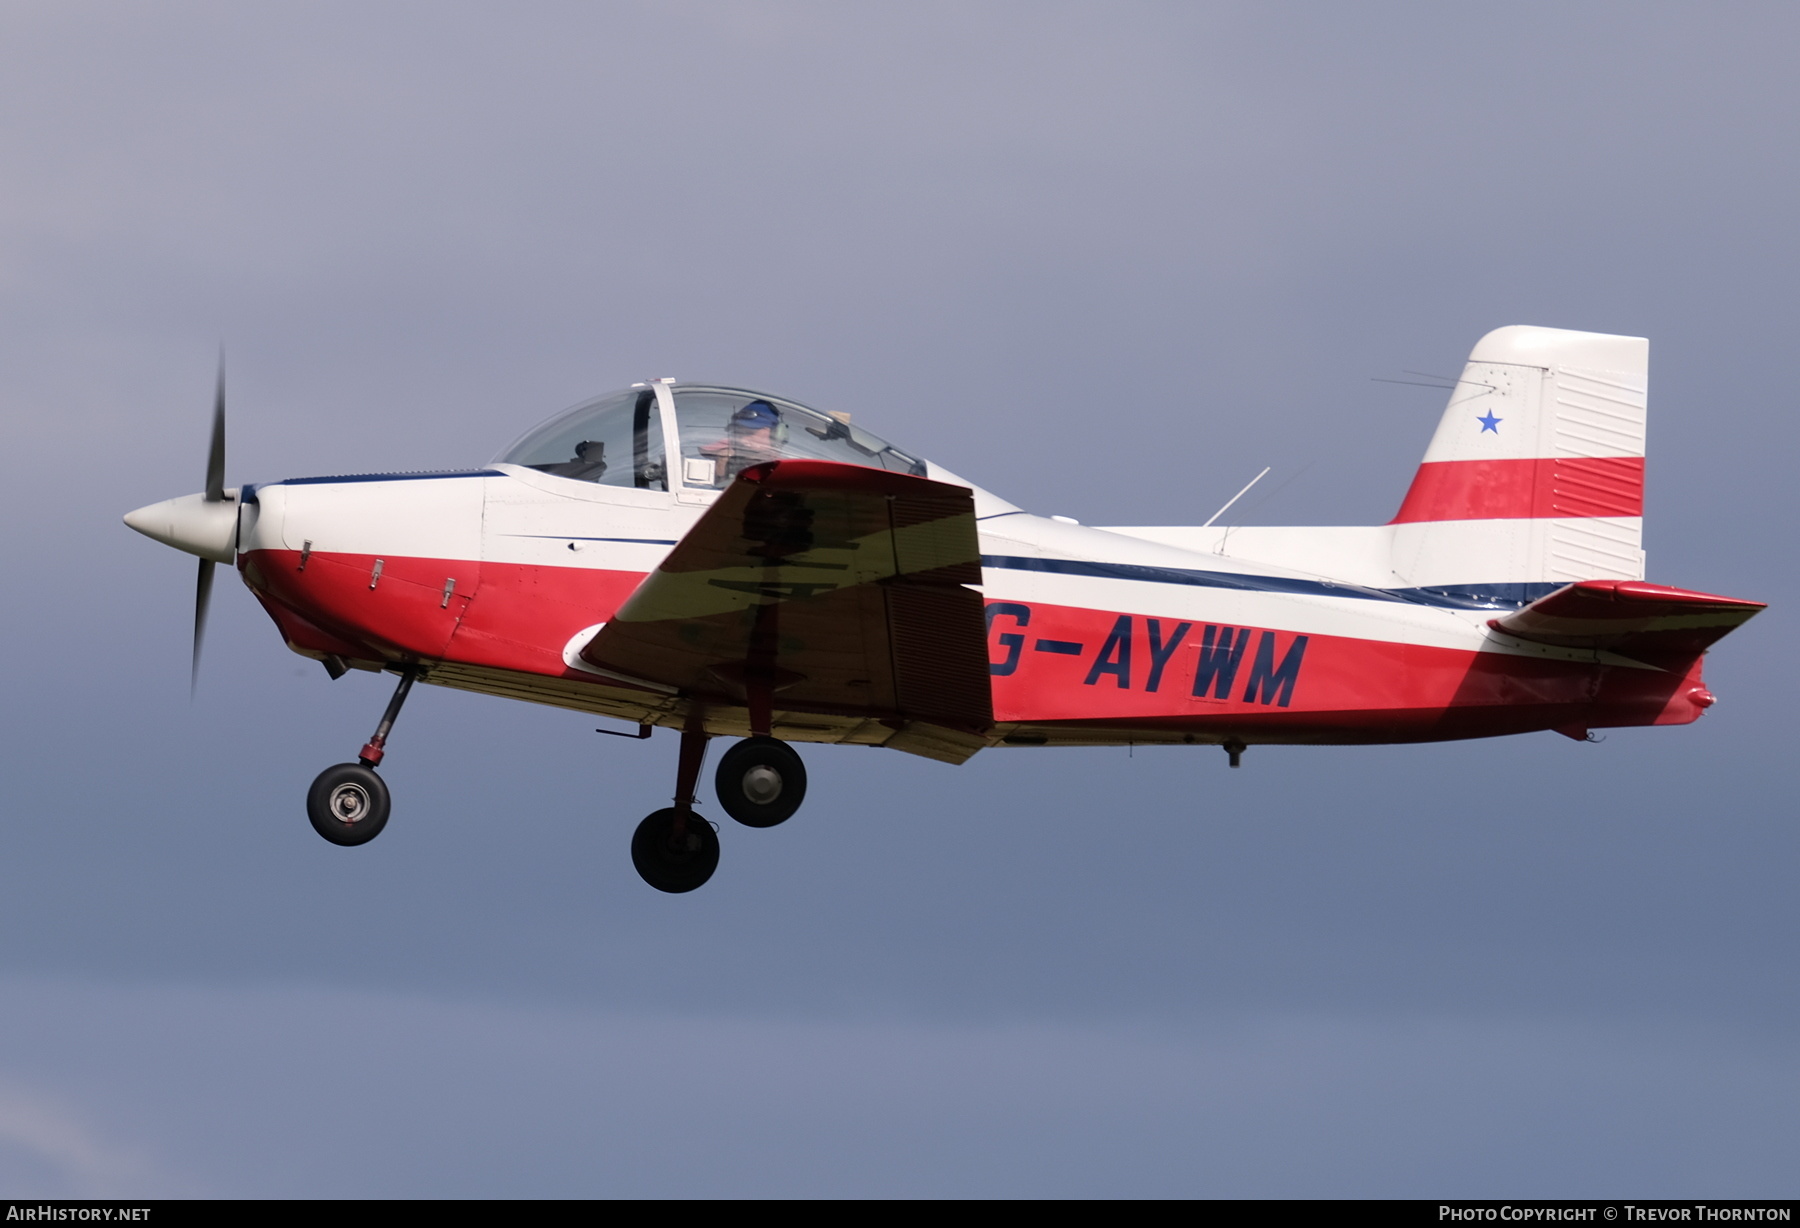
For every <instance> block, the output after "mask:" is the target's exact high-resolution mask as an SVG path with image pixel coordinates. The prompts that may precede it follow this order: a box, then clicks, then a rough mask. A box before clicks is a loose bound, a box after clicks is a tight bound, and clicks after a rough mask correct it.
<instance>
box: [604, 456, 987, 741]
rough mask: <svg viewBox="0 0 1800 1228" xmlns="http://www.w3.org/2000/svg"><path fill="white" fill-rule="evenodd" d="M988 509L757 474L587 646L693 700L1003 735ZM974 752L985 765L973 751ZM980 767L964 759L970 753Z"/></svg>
mask: <svg viewBox="0 0 1800 1228" xmlns="http://www.w3.org/2000/svg"><path fill="white" fill-rule="evenodd" d="M980 555H981V552H980V547H979V545H978V543H977V541H976V532H975V511H974V498H973V495H972V494H971V492H970V491H969V490H967V489H966V488H963V487H959V486H949V485H945V484H944V483H941V482H933V481H929V480H927V479H925V478H919V477H913V476H911V475H909V474H898V473H888V472H886V471H884V470H880V469H867V468H863V467H861V466H858V465H844V464H836V463H832V462H827V461H800V460H781V461H771V462H768V463H766V464H763V465H758V466H755V467H753V468H750V469H746V470H745V471H744V472H743V473H742V474H740V475H739V476H738V479H737V480H736V481H735V482H733V483H732V484H731V486H729V487H728V488H727V489H726V490H725V492H724V493H723V494H722V495H720V497H719V499H718V501H717V502H716V503H714V504H713V506H712V507H710V508H709V509H707V511H706V513H705V514H704V515H702V516H701V517H700V519H699V520H698V521H697V522H696V523H695V525H694V527H693V528H692V529H691V530H690V531H689V532H688V534H687V536H686V537H684V538H682V540H681V541H680V542H679V543H677V544H676V546H675V548H674V549H673V550H671V551H670V552H669V554H668V556H667V557H666V558H665V559H664V560H663V562H662V564H661V565H660V566H659V567H658V568H657V569H656V570H655V571H654V572H652V573H651V574H650V575H649V576H648V577H647V578H646V579H645V580H644V582H643V583H642V584H641V585H640V586H639V587H638V588H637V590H636V591H635V592H633V593H632V595H631V596H630V597H629V598H628V599H627V600H626V601H625V603H624V604H623V605H621V606H620V607H619V610H618V612H617V613H616V614H615V615H614V617H613V619H612V621H611V622H609V623H607V624H606V625H605V626H604V627H602V628H601V629H600V630H599V632H597V633H596V634H595V636H594V638H593V639H592V640H591V641H589V643H588V644H587V645H586V646H584V647H583V648H582V650H581V657H582V659H583V660H585V661H586V662H588V663H589V664H590V665H592V666H594V667H596V668H599V669H605V670H612V671H616V672H618V673H622V674H627V675H630V676H632V677H638V678H645V679H649V680H651V681H654V682H659V683H662V684H664V685H667V686H673V687H676V688H678V689H680V690H681V691H683V692H685V693H688V694H691V695H695V696H701V697H706V696H711V697H714V698H722V699H725V700H727V701H729V702H733V703H744V704H746V705H747V706H749V707H750V709H751V714H752V720H753V723H754V721H755V718H756V717H757V714H758V709H759V706H761V707H762V709H763V710H764V711H765V712H766V710H767V708H768V706H769V705H771V704H772V705H774V706H776V707H780V708H783V709H789V710H793V709H804V710H811V711H818V712H829V713H837V714H844V715H864V716H870V717H874V718H877V719H891V720H897V721H924V722H928V723H930V724H932V725H935V726H939V727H944V728H947V729H950V730H953V731H963V732H964V733H965V734H979V733H981V732H982V731H985V730H986V729H987V728H988V727H989V726H990V725H991V724H992V723H993V710H992V701H991V699H990V690H989V685H990V684H989V681H988V663H987V633H986V622H985V619H984V617H983V610H982V600H981V595H980V594H979V593H977V592H974V591H972V590H971V589H969V588H967V587H965V586H966V585H970V584H979V583H980V580H981V557H980ZM970 753H973V752H972V751H971V752H970ZM965 757H966V756H965Z"/></svg>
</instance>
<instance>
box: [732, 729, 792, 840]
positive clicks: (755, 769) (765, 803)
mask: <svg viewBox="0 0 1800 1228" xmlns="http://www.w3.org/2000/svg"><path fill="white" fill-rule="evenodd" d="M713 788H714V790H715V791H717V793H718V795H719V805H721V806H723V807H725V813H726V814H728V815H730V816H731V817H732V818H734V819H736V820H737V821H738V822H740V823H742V824H743V825H744V826H745V827H773V826H775V825H776V824H777V823H785V822H787V820H789V819H790V818H792V817H793V816H794V812H795V811H796V810H798V809H800V803H801V802H803V801H805V800H806V765H805V764H804V763H802V762H801V761H800V756H799V755H797V754H795V753H794V750H793V748H792V747H790V746H789V745H788V744H787V743H786V742H783V741H781V740H780V739H778V738H764V737H756V738H745V739H744V740H743V741H742V742H739V743H738V744H737V745H736V746H734V747H732V748H731V749H730V750H728V751H726V752H725V755H724V757H723V758H721V759H720V760H719V770H718V772H717V773H715V774H714V776H713Z"/></svg>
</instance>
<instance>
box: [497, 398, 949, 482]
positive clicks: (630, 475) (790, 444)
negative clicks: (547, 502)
mask: <svg viewBox="0 0 1800 1228" xmlns="http://www.w3.org/2000/svg"><path fill="white" fill-rule="evenodd" d="M659 393H660V394H661V396H660V397H659V395H658V394H659ZM665 406H666V407H667V408H669V409H671V410H672V411H673V413H672V420H671V418H670V417H669V416H666V415H665V414H664V413H663V409H664V407H665ZM671 446H673V447H675V448H676V449H678V450H679V452H680V456H681V467H680V471H679V475H678V479H679V482H680V484H681V485H682V486H684V487H686V488H687V489H690V490H693V489H700V490H722V489H724V488H725V487H726V486H728V485H730V484H731V480H732V479H733V478H735V477H736V476H737V475H738V473H739V472H741V471H742V470H744V469H746V468H748V467H749V466H751V465H755V464H759V463H761V462H763V461H768V460H777V459H782V458H788V457H796V458H802V459H808V460H829V461H842V462H845V463H847V464H852V465H868V466H872V467H874V468H877V469H886V470H889V471H891V472H895V473H911V474H917V475H919V476H921V477H923V476H924V474H925V463H924V462H923V461H921V460H919V459H917V458H915V457H912V456H909V455H907V454H906V453H904V452H901V451H900V450H899V449H897V448H894V447H892V446H891V445H889V444H888V443H887V442H886V441H885V440H882V439H878V438H876V437H875V436H874V435H871V434H869V433H868V432H867V431H865V430H863V429H861V428H860V427H854V426H851V425H850V416H849V415H848V414H830V413H825V412H822V411H820V410H817V409H811V408H809V407H807V406H805V405H801V404H800V403H799V402H797V401H790V400H787V399H786V398H784V397H775V396H770V395H768V394H767V393H763V392H754V391H751V390H750V389H747V388H722V387H717V386H713V385H709V384H675V383H665V384H662V385H661V386H657V385H650V384H639V385H633V386H632V387H630V388H627V389H625V390H624V391H622V392H615V393H610V394H609V395H607V396H603V397H600V398H598V399H596V400H593V401H589V402H588V403H587V404H585V405H580V406H577V407H576V408H574V409H572V410H570V411H569V412H568V413H566V414H563V415H562V416H560V417H557V418H553V419H551V420H550V421H549V422H546V423H545V424H544V425H543V426H540V427H538V428H537V429H536V430H534V431H532V432H531V433H530V434H528V435H526V436H525V437H524V438H523V439H521V440H519V441H518V442H517V443H515V444H513V445H512V446H511V447H510V448H508V449H506V451H504V452H502V453H501V454H500V455H499V456H498V457H496V458H495V459H496V460H497V461H500V462H503V463H509V464H514V465H523V466H526V467H527V468H531V469H536V470H538V471H539V472H542V473H549V474H554V475H556V476H558V477H566V478H574V479H576V480H578V481H583V482H597V483H599V484H600V485H602V486H632V487H636V488H638V489H640V490H668V489H669V476H670V475H669V468H668V463H667V461H666V459H665V458H666V457H667V455H668V451H669V448H670V447H671Z"/></svg>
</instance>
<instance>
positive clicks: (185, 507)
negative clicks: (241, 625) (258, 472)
mask: <svg viewBox="0 0 1800 1228" xmlns="http://www.w3.org/2000/svg"><path fill="white" fill-rule="evenodd" d="M125 523H126V524H128V525H130V526H131V527H132V528H134V529H136V530H137V531H138V532H139V533H142V534H143V535H144V536H146V537H151V538H155V539H156V540H157V541H159V542H162V543H163V544H164V545H166V546H173V547H175V548H176V549H177V550H184V551H186V552H187V553H189V554H196V555H199V556H200V571H199V574H198V576H197V577H196V579H195V585H194V663H193V670H192V674H191V677H190V680H189V685H190V687H192V686H193V685H196V684H197V683H198V682H199V678H200V643H201V641H202V640H203V639H204V638H205V635H206V612H207V608H208V606H210V605H211V604H212V584H213V567H214V566H215V565H216V564H218V563H231V562H235V561H236V557H237V555H236V548H237V527H238V492H237V491H236V490H227V489H226V488H225V360H224V359H223V358H221V359H220V360H219V383H218V390H217V392H216V394H215V395H214V398H213V421H212V444H211V446H210V447H209V448H208V449H207V454H206V489H205V490H203V491H201V492H200V493H199V494H197V495H182V496H181V497H180V498H178V499H165V500H164V501H163V502H161V503H152V504H150V505H149V506H148V507H140V508H138V509H137V510H136V511H134V512H127V513H126V514H125Z"/></svg>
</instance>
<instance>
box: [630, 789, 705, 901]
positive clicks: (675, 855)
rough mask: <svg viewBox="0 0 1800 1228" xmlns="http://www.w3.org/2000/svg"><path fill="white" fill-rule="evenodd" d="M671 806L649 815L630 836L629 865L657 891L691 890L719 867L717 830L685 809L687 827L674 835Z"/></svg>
mask: <svg viewBox="0 0 1800 1228" xmlns="http://www.w3.org/2000/svg"><path fill="white" fill-rule="evenodd" d="M680 813H681V812H680V811H679V810H676V809H675V808H674V807H672V806H671V807H668V808H666V809H663V810H658V811H657V812H656V813H654V814H652V815H650V816H649V817H648V818H646V819H645V820H644V821H643V822H642V823H639V824H638V826H637V830H636V831H635V832H633V833H632V835H631V864H632V865H634V866H636V867H637V872H638V874H639V875H641V876H642V877H643V880H644V881H645V882H647V883H649V884H650V885H651V886H652V887H655V888H656V889H657V890H658V891H667V892H669V893H670V894H680V893H681V892H683V891H692V890H693V889H694V888H696V887H698V886H700V885H701V884H702V883H704V882H705V881H706V880H707V879H709V878H711V877H712V873H713V871H714V870H716V869H718V868H719V833H718V832H716V831H714V830H713V826H712V824H711V823H708V822H707V821H706V820H705V819H703V818H701V817H700V816H699V815H697V814H695V813H693V812H692V811H689V812H688V816H687V824H686V828H687V830H686V831H685V832H683V833H682V835H681V836H679V837H677V836H676V835H675V817H676V816H677V815H678V814H680Z"/></svg>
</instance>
